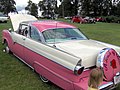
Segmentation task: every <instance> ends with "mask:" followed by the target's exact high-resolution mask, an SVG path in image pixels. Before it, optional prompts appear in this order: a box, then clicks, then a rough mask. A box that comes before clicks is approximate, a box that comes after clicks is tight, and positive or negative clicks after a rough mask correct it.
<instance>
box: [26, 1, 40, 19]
mask: <svg viewBox="0 0 120 90" xmlns="http://www.w3.org/2000/svg"><path fill="white" fill-rule="evenodd" d="M25 10H28V11H29V12H28V14H30V15H33V16H35V17H38V6H37V4H35V3H33V2H32V1H31V0H29V1H28V5H27V6H26V7H25Z"/></svg>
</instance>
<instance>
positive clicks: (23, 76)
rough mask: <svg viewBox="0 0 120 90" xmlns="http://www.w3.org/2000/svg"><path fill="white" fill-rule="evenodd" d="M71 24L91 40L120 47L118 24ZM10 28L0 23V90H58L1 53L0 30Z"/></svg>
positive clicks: (16, 60)
mask: <svg viewBox="0 0 120 90" xmlns="http://www.w3.org/2000/svg"><path fill="white" fill-rule="evenodd" d="M73 24H74V25H75V26H77V27H78V28H80V29H81V31H82V32H84V34H86V35H87V36H88V37H89V38H91V39H95V40H100V41H103V42H107V43H111V44H114V45H118V46H120V24H114V23H96V24H78V23H73ZM10 27H11V23H10V22H8V23H4V24H2V23H0V90H60V88H58V87H57V86H56V85H54V84H52V83H48V84H46V83H43V82H42V81H41V80H40V79H39V76H38V75H37V74H36V73H34V72H33V71H32V70H31V69H30V68H29V67H27V66H26V65H25V64H23V63H22V62H20V61H19V60H18V59H17V58H16V57H14V56H13V55H8V54H6V53H3V52H2V49H3V45H2V44H1V41H2V40H1V37H2V30H3V29H8V28H10ZM116 90H120V88H119V87H118V88H117V89H116Z"/></svg>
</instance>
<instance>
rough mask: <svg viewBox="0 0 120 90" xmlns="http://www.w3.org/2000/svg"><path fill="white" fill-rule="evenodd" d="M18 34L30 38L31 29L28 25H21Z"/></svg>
mask: <svg viewBox="0 0 120 90" xmlns="http://www.w3.org/2000/svg"><path fill="white" fill-rule="evenodd" d="M18 33H19V34H21V35H23V36H26V37H28V36H29V27H28V25H25V24H21V25H20V27H19V30H18Z"/></svg>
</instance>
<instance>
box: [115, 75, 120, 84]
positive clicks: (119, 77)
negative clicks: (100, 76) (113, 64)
mask: <svg viewBox="0 0 120 90" xmlns="http://www.w3.org/2000/svg"><path fill="white" fill-rule="evenodd" d="M118 83H120V75H117V76H115V77H114V84H118Z"/></svg>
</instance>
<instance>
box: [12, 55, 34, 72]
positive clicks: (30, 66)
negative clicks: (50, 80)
mask: <svg viewBox="0 0 120 90" xmlns="http://www.w3.org/2000/svg"><path fill="white" fill-rule="evenodd" d="M14 55H15V54H14ZM15 56H16V57H17V58H18V59H19V60H20V61H22V62H23V63H24V64H26V65H27V66H28V67H30V68H31V69H32V70H34V68H33V67H32V66H30V65H29V64H28V63H26V62H25V61H24V60H23V59H21V58H20V57H18V56H17V55H15Z"/></svg>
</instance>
